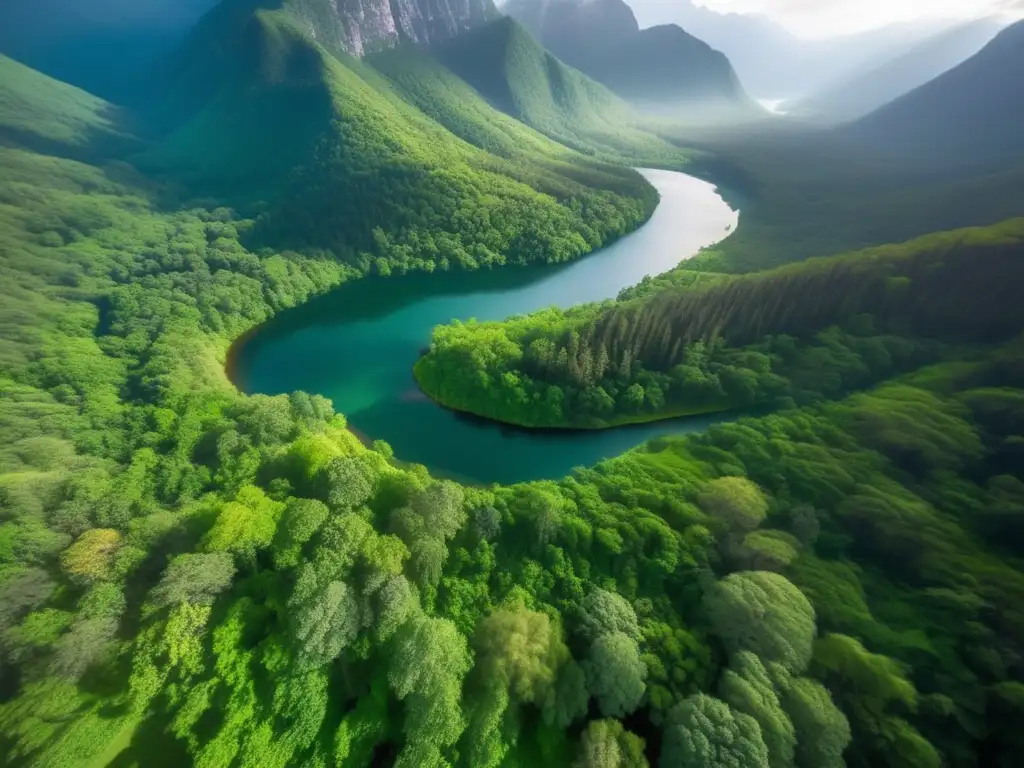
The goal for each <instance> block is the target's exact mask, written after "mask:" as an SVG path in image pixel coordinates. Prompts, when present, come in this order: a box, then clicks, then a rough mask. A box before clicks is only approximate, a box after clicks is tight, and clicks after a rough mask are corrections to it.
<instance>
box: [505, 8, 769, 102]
mask: <svg viewBox="0 0 1024 768" xmlns="http://www.w3.org/2000/svg"><path fill="white" fill-rule="evenodd" d="M501 10H502V11H503V12H505V13H507V14H508V15H510V16H512V17H513V18H515V19H516V20H517V21H519V22H520V23H522V24H523V25H524V26H525V27H526V28H527V29H529V30H530V31H531V32H532V33H533V34H534V35H535V36H536V37H537V39H538V40H540V41H541V43H543V45H544V46H545V47H546V48H548V49H549V50H550V51H551V52H552V53H554V54H555V55H556V56H557V57H559V58H560V59H562V61H564V62H566V63H567V64H569V65H570V66H573V67H576V68H577V69H580V70H582V71H583V72H585V73H586V74H588V75H589V76H590V77H592V78H594V79H595V80H597V81H598V82H601V83H603V84H605V85H606V86H608V87H609V88H610V89H611V90H613V91H614V92H615V93H617V94H619V95H620V96H622V97H623V98H625V99H627V100H628V101H630V102H632V103H633V104H634V105H638V106H640V107H642V108H645V109H656V110H658V111H666V110H667V111H674V112H678V111H680V110H686V109H687V108H688V107H692V106H693V105H700V112H702V113H703V114H705V115H708V116H710V115H711V114H712V113H714V114H719V113H720V112H721V111H723V110H724V111H729V110H741V111H742V110H751V111H752V110H753V109H754V106H753V104H752V102H751V101H750V100H749V98H748V96H747V94H746V92H745V91H744V89H743V86H742V85H741V84H740V81H739V78H738V77H737V76H736V73H735V71H734V70H733V68H732V65H731V64H730V63H729V60H728V58H727V57H726V56H725V55H724V54H722V53H721V52H719V51H716V50H714V49H713V48H712V47H711V46H709V45H708V44H707V43H705V42H704V41H702V40H699V39H697V38H696V37H694V36H693V35H691V34H689V33H687V32H685V31H684V30H683V29H681V28H680V27H679V26H677V25H661V26H658V27H654V28H651V29H644V30H641V28H640V25H639V23H638V22H637V20H636V17H635V16H634V15H633V11H632V10H631V9H630V7H629V6H628V5H627V4H626V3H625V2H624V0H509V1H508V2H507V3H506V4H505V5H504V6H502V7H501ZM693 114H694V113H693V111H692V110H691V111H690V112H689V116H693Z"/></svg>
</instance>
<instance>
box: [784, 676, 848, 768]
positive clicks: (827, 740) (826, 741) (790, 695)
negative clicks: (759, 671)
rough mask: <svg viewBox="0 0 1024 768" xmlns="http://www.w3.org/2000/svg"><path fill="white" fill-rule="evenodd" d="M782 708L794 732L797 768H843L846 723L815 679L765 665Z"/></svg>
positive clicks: (846, 736) (826, 692)
mask: <svg viewBox="0 0 1024 768" xmlns="http://www.w3.org/2000/svg"><path fill="white" fill-rule="evenodd" d="M768 671H769V674H770V675H771V676H772V678H773V680H774V682H775V685H776V689H777V690H778V692H779V700H780V702H781V703H782V708H783V709H784V710H785V711H786V714H787V715H789V718H790V721H791V722H792V723H793V731H794V733H795V734H796V764H797V766H799V768H844V766H845V765H846V762H845V761H844V760H843V752H844V751H845V750H846V748H847V746H849V744H850V738H851V736H850V723H849V722H848V721H847V719H846V715H844V714H843V713H842V711H841V710H840V709H839V708H838V707H837V706H836V705H835V704H834V703H833V701H832V697H831V696H830V695H829V693H828V691H827V690H825V687H824V686H823V685H822V684H821V683H819V682H818V681H817V680H812V679H810V678H807V677H794V676H793V675H792V674H791V673H790V672H789V671H788V670H787V669H785V668H784V667H782V666H781V665H778V664H774V665H770V666H769V670H768Z"/></svg>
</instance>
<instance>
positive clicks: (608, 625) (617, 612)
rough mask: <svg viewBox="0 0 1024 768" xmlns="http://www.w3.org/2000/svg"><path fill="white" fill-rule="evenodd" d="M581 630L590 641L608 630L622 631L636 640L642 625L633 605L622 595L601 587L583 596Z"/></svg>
mask: <svg viewBox="0 0 1024 768" xmlns="http://www.w3.org/2000/svg"><path fill="white" fill-rule="evenodd" d="M579 631H580V634H581V635H583V637H584V638H586V639H587V640H590V641H593V640H596V639H597V638H598V637H600V636H601V635H603V634H605V633H608V632H622V633H623V634H625V635H627V636H629V637H630V638H631V639H632V640H634V641H639V640H640V625H639V623H638V622H637V618H636V611H634V610H633V606H631V605H630V604H629V603H628V602H627V601H626V600H625V598H623V597H622V596H621V595H619V594H617V593H615V592H609V591H608V590H606V589H600V588H597V589H593V590H591V591H590V592H589V593H588V594H587V596H586V597H585V598H583V604H582V605H581V606H580V623H579Z"/></svg>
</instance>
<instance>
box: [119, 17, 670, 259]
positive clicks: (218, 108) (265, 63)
mask: <svg viewBox="0 0 1024 768" xmlns="http://www.w3.org/2000/svg"><path fill="white" fill-rule="evenodd" d="M166 78H167V82H168V83H169V87H168V91H167V94H166V96H165V95H164V94H161V99H160V101H159V102H158V103H156V104H154V105H153V106H152V107H151V108H150V109H149V110H148V112H147V115H148V116H149V119H150V120H151V122H152V123H154V124H155V128H154V129H153V130H155V131H157V132H158V133H162V135H161V137H160V140H159V142H158V143H157V144H156V146H154V147H153V148H151V149H149V150H148V151H147V152H145V153H143V154H142V155H141V156H140V157H139V158H138V159H137V162H138V164H139V166H140V167H141V168H142V169H143V170H145V171H147V172H149V173H153V174H160V175H162V176H165V177H166V176H170V177H172V178H175V179H177V180H179V181H180V182H181V183H182V184H183V185H184V187H185V189H186V190H187V193H188V194H189V196H193V197H214V198H216V199H218V200H219V201H222V202H224V203H226V204H229V205H232V206H234V207H236V208H238V209H240V210H241V211H242V212H243V213H244V214H246V215H248V216H249V217H253V218H255V222H254V224H253V225H252V227H251V228H250V231H249V233H248V241H247V242H249V243H250V244H251V245H253V246H254V247H258V246H269V247H275V248H277V247H290V248H305V249H313V248H319V249H328V250H330V251H331V252H332V253H333V254H334V255H335V256H336V257H339V258H341V259H342V260H343V261H345V262H347V263H349V264H350V265H353V266H356V267H357V268H359V269H362V270H365V269H366V267H367V265H368V264H373V263H375V261H374V260H375V259H378V258H383V259H384V261H383V262H382V263H381V266H385V265H387V264H399V265H401V266H402V268H416V267H422V266H423V265H426V264H437V263H438V262H444V263H460V264H466V265H483V264H495V263H500V262H503V261H504V259H505V257H506V254H514V258H515V259H516V260H518V261H520V262H527V261H533V260H537V259H540V260H544V261H565V260H568V259H571V258H575V257H577V256H580V255H582V254H583V253H586V252H588V251H589V250H591V249H593V248H594V247H597V246H599V245H601V244H603V243H605V242H607V241H608V240H609V239H612V238H615V237H617V236H619V235H621V234H623V233H625V232H627V231H629V230H630V229H632V228H633V227H635V226H636V225H637V224H639V223H640V222H641V221H644V220H645V219H646V218H647V216H649V215H650V212H651V211H652V210H653V206H654V204H655V197H656V196H655V194H654V192H653V190H652V189H651V188H650V186H649V185H647V184H646V182H644V181H643V179H642V178H641V177H640V176H639V174H636V173H634V172H632V171H630V170H627V169H624V168H621V167H615V168H612V167H610V166H608V165H607V164H605V163H602V162H601V161H600V160H597V159H595V160H586V159H585V158H583V157H581V156H579V155H577V154H574V153H569V152H568V151H567V150H565V149H564V148H563V147H557V146H556V145H554V144H551V143H543V142H540V141H539V138H540V137H538V136H537V135H535V134H533V133H532V132H531V131H529V130H528V129H527V128H525V127H524V126H522V125H519V126H516V130H514V131H513V133H512V135H513V137H514V139H513V141H515V143H516V144H517V145H519V146H520V147H523V149H521V150H520V151H518V152H516V153H515V155H514V156H508V157H500V156H497V155H495V154H492V153H491V152H490V151H488V150H490V149H492V147H489V146H488V147H484V148H479V147H474V146H472V145H471V144H469V143H467V142H466V141H463V140H460V139H459V138H458V137H457V136H456V135H455V134H458V133H460V131H461V128H460V127H459V125H462V124H468V123H471V122H472V123H476V124H479V123H481V122H486V121H487V120H489V119H493V118H496V117H497V116H495V115H494V114H493V112H492V111H491V110H489V109H486V108H485V115H486V116H485V117H481V116H480V109H481V105H479V104H477V105H473V104H472V103H467V104H465V105H461V106H459V107H457V108H455V109H454V113H453V115H452V116H451V118H452V119H447V120H446V119H445V118H440V122H439V121H438V120H434V119H431V118H430V117H428V115H426V114H425V113H424V112H423V111H421V110H419V109H417V108H416V107H415V106H413V104H410V103H409V102H408V101H405V100H403V99H402V98H401V95H400V93H399V92H398V91H396V90H395V87H394V86H393V85H392V84H391V83H390V82H389V81H388V80H387V79H386V78H385V77H384V76H382V75H381V74H380V73H379V72H378V71H377V70H375V69H373V68H372V67H370V66H368V65H367V64H366V63H364V62H362V61H359V60H356V59H354V58H352V57H349V56H347V55H345V54H342V53H331V52H329V51H328V50H326V49H324V48H323V47H321V46H320V45H319V44H317V43H316V42H314V41H313V40H312V39H310V38H309V37H308V36H306V35H305V33H304V32H303V31H302V28H301V25H299V24H298V23H297V22H296V20H295V19H294V18H292V17H291V16H290V15H288V14H287V13H285V12H284V11H274V12H270V11H265V10H260V11H257V12H255V13H249V12H248V11H246V10H245V8H244V7H243V8H242V9H241V11H240V10H239V8H238V7H236V6H233V5H231V4H225V5H222V6H220V7H218V8H217V9H215V11H214V12H213V13H212V14H210V15H209V16H207V17H206V19H204V21H203V23H202V24H201V25H200V26H199V27H198V28H197V29H196V30H195V32H194V34H193V36H192V38H191V39H190V41H189V43H188V45H187V46H186V47H185V48H183V50H182V51H181V54H180V56H179V57H178V58H177V59H176V60H175V61H173V62H170V63H169V64H168V67H167V72H166ZM419 83H421V84H423V83H426V87H427V92H426V95H425V100H427V101H430V102H431V103H433V104H441V103H443V100H444V98H445V93H444V89H445V88H446V87H447V84H446V83H445V82H444V81H443V80H442V81H438V82H432V81H429V80H425V79H424V78H420V80H419ZM462 88H463V89H465V86H464V85H462ZM413 101H415V99H414V100H413ZM451 103H452V102H451V99H450V98H449V104H451ZM453 106H454V105H453ZM474 109H476V110H477V116H475V117H473V116H472V114H473V110H474ZM282 115H284V116H285V118H284V119H281V116H282ZM442 123H444V124H442ZM445 125H448V126H450V127H452V128H453V129H454V131H455V134H453V133H452V131H450V130H448V129H447V128H446V127H445ZM166 126H171V127H170V129H167V128H166ZM463 134H464V132H463ZM468 138H469V139H470V140H473V137H472V136H468ZM651 140H652V141H654V140H653V138H652V139H651ZM530 145H532V151H530V150H527V149H526V147H529V146H530ZM353 147H356V148H357V149H356V150H355V151H353V149H352V148H353ZM661 147H662V150H663V152H664V154H665V156H666V157H668V156H671V155H672V151H671V149H670V148H669V147H668V146H667V145H664V144H662V145H661ZM675 159H676V162H682V161H684V159H685V158H684V156H682V155H681V154H680V155H676V156H675ZM368 201H373V202H372V203H368ZM484 222H489V223H487V224H484ZM490 222H493V223H490ZM499 222H500V223H499Z"/></svg>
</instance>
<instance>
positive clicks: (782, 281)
mask: <svg viewBox="0 0 1024 768" xmlns="http://www.w3.org/2000/svg"><path fill="white" fill-rule="evenodd" d="M686 266H687V265H680V270H679V271H678V274H675V275H673V273H669V275H668V276H666V277H670V279H671V280H672V282H673V283H675V285H670V287H667V288H664V289H662V290H653V291H652V290H649V288H650V287H643V286H641V288H643V290H641V291H640V292H639V293H637V292H636V291H629V292H624V294H623V296H622V297H620V299H619V300H618V301H614V302H605V303H603V304H593V305H584V306H579V307H575V308H573V309H570V310H566V311H562V310H558V309H549V310H546V311H544V312H540V313H536V314H534V315H529V316H524V317H516V318H513V319H511V320H508V321H505V322H498V323H468V324H456V325H453V326H445V327H441V328H438V329H436V330H435V332H434V338H433V341H432V343H431V347H430V351H429V353H428V354H427V355H426V356H424V357H423V358H421V359H420V360H419V362H418V363H417V364H416V377H417V380H418V381H419V383H420V385H421V386H422V387H423V389H424V391H425V392H427V393H428V394H429V395H430V396H431V397H434V398H437V399H438V400H439V401H440V402H442V403H444V404H445V405H446V406H448V407H452V408H457V409H460V410H466V411H469V412H471V413H474V414H477V415H480V416H485V417H488V418H492V419H497V420H500V421H504V422H509V423H513V424H519V425H523V426H529V427H588V428H600V427H606V426H614V425H618V424H623V423H629V422H632V421H649V420H651V419H655V418H659V417H660V418H668V417H672V416H680V415H685V414H694V413H704V412H707V411H725V410H730V409H738V408H745V407H751V406H755V405H759V404H764V403H767V402H771V401H773V400H780V399H784V398H790V399H795V400H796V401H797V402H800V401H801V400H802V399H803V398H804V397H805V395H804V394H803V392H802V390H803V389H806V388H810V389H813V391H814V392H815V393H816V394H817V395H821V394H823V393H828V394H830V395H831V396H838V395H840V394H844V393H846V392H849V391H851V390H853V389H858V388H863V387H866V386H868V385H870V384H873V383H875V382H877V381H879V380H881V379H884V378H887V377H890V376H892V375H894V374H895V373H898V372H900V371H901V370H908V369H910V368H912V367H914V366H920V365H923V364H926V363H932V362H938V361H940V360H941V359H943V355H945V354H946V351H945V349H944V348H943V347H942V346H941V345H940V344H937V342H938V341H939V340H945V341H949V342H960V343H964V342H967V343H974V344H993V343H1000V342H1005V341H1008V340H1009V339H1012V338H1013V337H1014V336H1015V335H1016V334H1018V333H1019V331H1020V329H1021V328H1022V327H1024V308H1022V307H1021V306H1020V302H1019V301H1017V299H1016V295H1015V290H1014V288H1012V287H1011V286H1016V285H1018V284H1019V283H1020V281H1021V280H1022V279H1024V219H1013V220H1010V221H1007V222H1003V223H1001V224H999V225H996V226H992V227H987V228H976V229H966V230H957V231H953V232H944V233H936V234H932V235H929V236H926V237H922V238H919V239H917V240H913V241H910V242H907V243H902V244H899V245H889V246H883V247H879V248H875V249H871V250H867V251H860V252H856V253H850V254H843V255H840V256H835V257H830V258H821V259H810V260H807V261H804V262H801V263H799V264H793V265H788V266H785V267H780V268H778V269H774V270H770V271H766V272H760V273H754V274H750V275H743V276H738V277H732V278H727V277H725V276H722V275H700V276H699V277H701V278H703V279H699V280H698V279H696V278H697V277H698V276H697V275H696V274H695V273H690V272H686ZM664 279H665V278H661V279H660V280H659V281H655V282H660V281H663V280H664ZM833 327H834V328H841V329H842V332H839V331H836V332H834V333H832V332H828V331H827V329H829V328H833ZM830 334H831V335H830ZM865 337H869V338H870V339H873V340H874V341H873V342H871V343H875V344H877V345H878V348H877V349H875V350H873V354H874V357H870V358H866V359H865V360H863V361H854V360H851V359H850V355H855V356H856V357H858V358H859V357H861V356H864V355H865V354H866V352H867V351H869V350H870V347H871V343H869V342H868V341H867V340H866V339H865ZM897 339H901V340H902V342H900V341H898V340H897ZM911 340H913V341H912V342H911ZM901 343H902V344H904V345H905V346H903V347H902V348H901V346H900V344H901ZM844 347H845V348H846V349H845V350H844ZM751 352H753V353H755V354H751ZM811 381H813V382H814V386H812V387H808V382H811ZM550 388H556V389H558V390H559V394H558V395H557V396H556V395H554V394H552V393H551V392H550V391H549V390H550ZM645 393H646V394H645Z"/></svg>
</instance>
